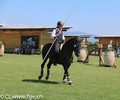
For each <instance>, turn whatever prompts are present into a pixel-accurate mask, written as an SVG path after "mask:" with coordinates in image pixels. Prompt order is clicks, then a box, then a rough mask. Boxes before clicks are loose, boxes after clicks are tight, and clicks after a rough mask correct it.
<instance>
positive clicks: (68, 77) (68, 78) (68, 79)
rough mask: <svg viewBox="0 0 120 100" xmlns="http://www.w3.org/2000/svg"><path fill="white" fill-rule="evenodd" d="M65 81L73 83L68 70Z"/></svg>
mask: <svg viewBox="0 0 120 100" xmlns="http://www.w3.org/2000/svg"><path fill="white" fill-rule="evenodd" d="M67 81H68V84H69V85H73V82H72V81H71V80H70V75H69V72H68V71H67Z"/></svg>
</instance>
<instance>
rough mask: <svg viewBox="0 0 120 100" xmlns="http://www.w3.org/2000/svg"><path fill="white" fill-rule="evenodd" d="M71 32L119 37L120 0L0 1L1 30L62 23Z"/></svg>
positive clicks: (53, 25)
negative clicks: (2, 27)
mask: <svg viewBox="0 0 120 100" xmlns="http://www.w3.org/2000/svg"><path fill="white" fill-rule="evenodd" d="M74 5H75V9H74V10H73V12H72V14H71V16H70V17H69V19H68V21H67V23H66V24H65V26H73V28H72V29H70V30H69V31H70V32H71V31H72V32H86V33H88V34H95V35H120V0H0V24H3V26H4V27H56V23H57V22H58V21H63V22H64V21H65V20H66V18H67V16H68V15H69V13H70V11H71V9H72V8H73V6H74Z"/></svg>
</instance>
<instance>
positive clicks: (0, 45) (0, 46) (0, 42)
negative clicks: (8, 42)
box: [0, 41, 3, 49]
mask: <svg viewBox="0 0 120 100" xmlns="http://www.w3.org/2000/svg"><path fill="white" fill-rule="evenodd" d="M2 44H3V43H2V41H0V49H1V48H2Z"/></svg>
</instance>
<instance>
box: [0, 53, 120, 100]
mask: <svg viewBox="0 0 120 100" xmlns="http://www.w3.org/2000/svg"><path fill="white" fill-rule="evenodd" d="M74 61H76V58H75V59H74ZM98 61H99V59H98V57H94V56H90V63H89V64H84V63H79V62H74V63H73V64H72V65H71V67H70V69H69V73H70V77H71V80H72V81H73V83H74V85H73V86H70V85H67V84H63V83H62V78H63V73H64V71H63V67H62V66H61V65H58V66H52V67H51V76H50V79H49V80H48V81H46V80H45V76H46V72H47V71H46V66H45V69H44V77H43V79H42V80H41V81H39V80H38V76H39V74H40V64H41V62H42V57H41V56H39V55H12V54H5V55H4V56H3V57H0V95H5V94H10V95H28V94H31V95H35V96H37V95H40V94H41V95H42V96H43V100H120V95H119V94H120V67H119V66H120V58H116V64H117V68H111V67H100V66H98V65H99V64H98Z"/></svg>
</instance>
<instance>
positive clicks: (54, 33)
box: [51, 29, 65, 40]
mask: <svg viewBox="0 0 120 100" xmlns="http://www.w3.org/2000/svg"><path fill="white" fill-rule="evenodd" d="M58 30H59V29H58ZM59 31H60V30H59ZM55 37H56V29H54V30H53V32H52V34H51V38H55ZM62 39H63V40H65V36H64V34H63V37H62Z"/></svg>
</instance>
